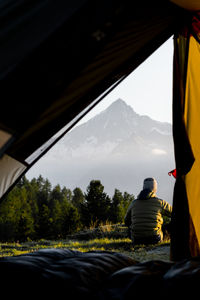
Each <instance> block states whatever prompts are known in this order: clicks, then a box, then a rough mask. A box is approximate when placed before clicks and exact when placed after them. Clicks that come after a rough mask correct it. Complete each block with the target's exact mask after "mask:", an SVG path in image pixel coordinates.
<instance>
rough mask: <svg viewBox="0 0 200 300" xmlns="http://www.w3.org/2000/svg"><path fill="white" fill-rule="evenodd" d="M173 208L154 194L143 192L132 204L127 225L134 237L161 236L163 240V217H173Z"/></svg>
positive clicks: (128, 212)
mask: <svg viewBox="0 0 200 300" xmlns="http://www.w3.org/2000/svg"><path fill="white" fill-rule="evenodd" d="M171 212H172V206H171V205H170V204H169V203H167V202H166V201H164V200H161V199H159V198H157V197H156V195H155V194H154V193H153V192H149V191H148V192H147V191H146V192H145V190H143V191H142V192H141V193H140V195H139V196H138V198H137V199H136V200H134V201H132V202H131V204H130V206H129V208H128V210H127V213H126V216H125V224H126V226H128V227H130V228H131V234H132V237H137V238H145V237H153V236H156V235H160V236H161V238H162V224H163V216H164V215H165V216H168V217H170V216H171Z"/></svg>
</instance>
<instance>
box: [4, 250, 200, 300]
mask: <svg viewBox="0 0 200 300" xmlns="http://www.w3.org/2000/svg"><path fill="white" fill-rule="evenodd" d="M0 269H1V272H0V280H1V293H2V294H3V293H6V296H7V297H8V298H11V297H15V298H16V297H17V298H18V297H19V298H20V299H27V298H28V297H30V296H32V297H37V298H42V297H44V298H45V299H55V297H56V298H60V297H62V298H63V297H64V298H66V299H80V298H81V297H86V298H87V299H97V300H107V299H108V300H111V299H112V300H114V299H115V300H119V299H121V300H122V299H127V300H128V299H130V300H131V299H134V297H137V298H138V297H139V298H140V299H149V298H150V297H152V298H153V297H154V298H155V296H159V297H162V299H169V298H170V297H177V296H178V297H179V298H180V297H183V296H190V297H191V296H193V295H196V296H197V295H198V289H199V286H198V283H199V280H200V258H199V257H197V258H193V259H188V260H182V261H180V262H178V263H174V262H165V261H156V260H152V261H147V262H137V261H134V260H133V259H131V258H129V257H127V256H125V255H122V254H120V253H113V252H106V251H92V252H86V253H81V252H78V251H71V250H67V249H65V250H63V249H46V250H40V251H37V252H34V253H30V254H26V255H20V256H15V257H4V258H1V259H0Z"/></svg>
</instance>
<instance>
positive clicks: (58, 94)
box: [0, 0, 185, 170]
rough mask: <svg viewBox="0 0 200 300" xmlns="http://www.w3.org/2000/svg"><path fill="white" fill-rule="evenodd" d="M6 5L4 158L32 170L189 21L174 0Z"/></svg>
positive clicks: (7, 0)
mask: <svg viewBox="0 0 200 300" xmlns="http://www.w3.org/2000/svg"><path fill="white" fill-rule="evenodd" d="M0 8H1V13H0V22H1V24H2V26H1V28H0V51H1V56H0V66H1V68H0V90H1V94H2V95H3V96H2V98H1V110H0V130H4V131H5V132H6V133H8V134H10V135H11V136H12V139H11V141H10V143H9V144H7V145H6V147H4V149H3V151H2V153H1V155H2V154H3V152H5V154H6V155H8V156H10V157H12V158H13V159H15V160H16V161H18V162H20V163H21V164H22V165H26V167H27V170H28V168H29V167H30V166H31V165H33V164H34V163H35V161H37V159H38V157H40V156H41V154H42V153H40V151H37V150H38V149H40V148H41V146H42V145H44V144H45V143H47V144H48V141H49V140H50V139H51V138H52V137H53V136H54V135H55V134H56V133H57V132H59V130H61V129H62V128H63V127H64V126H65V125H66V124H68V123H69V122H71V121H72V120H73V119H74V118H75V117H76V116H77V115H78V114H79V113H80V112H81V111H83V110H84V109H85V108H86V107H87V106H89V104H91V103H92V102H93V101H95V99H96V98H97V97H99V96H100V95H101V94H102V93H103V92H104V91H105V90H107V89H108V88H110V87H111V86H112V85H113V84H114V83H116V82H117V81H118V80H119V79H120V78H125V77H126V76H127V75H128V74H129V73H130V72H131V71H133V70H134V69H135V68H136V67H137V66H138V65H139V64H140V63H141V62H143V61H144V60H145V59H146V58H147V57H148V56H149V55H150V54H151V53H152V52H153V51H155V50H156V49H157V48H158V47H159V46H160V45H161V44H162V43H163V42H164V41H166V40H167V39H168V38H169V37H170V36H171V35H172V34H173V33H174V31H175V30H176V29H177V27H179V26H180V20H181V19H184V18H185V12H184V11H183V10H182V9H179V8H178V7H176V6H175V5H173V4H171V3H170V2H169V1H167V0H166V1H162V3H161V2H160V1H158V0H153V1H150V2H147V3H145V5H144V4H143V3H140V1H136V2H135V1H131V0H123V1H122V0H117V1H116V0H115V1H114V0H101V1H100V0H96V1H89V0H73V1H64V0H63V1H57V2H55V1H53V0H49V1H45V0H40V1H37V2H35V1H28V2H27V1H25V0H24V1H23V0H21V1H18V2H17V3H16V1H12V0H4V1H1V4H0ZM13 49H14V51H13ZM57 139H58V137H57ZM51 145H52V143H49V144H48V147H47V148H45V149H46V151H47V150H48V149H50V147H51ZM34 152H35V153H38V155H39V156H36V157H35V159H34V161H32V163H31V164H29V163H28V162H29V160H28V158H29V157H30V156H31V155H32V154H33V153H34Z"/></svg>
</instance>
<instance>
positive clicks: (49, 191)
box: [0, 175, 134, 242]
mask: <svg viewBox="0 0 200 300" xmlns="http://www.w3.org/2000/svg"><path fill="white" fill-rule="evenodd" d="M133 199H134V196H133V195H131V194H129V193H127V192H124V193H122V192H120V191H119V190H118V189H115V191H114V195H113V197H110V196H109V195H108V194H107V193H105V192H104V186H103V185H102V183H101V181H100V180H92V181H91V182H90V183H89V185H88V187H87V189H86V192H85V193H84V192H83V191H82V190H81V189H80V188H79V187H77V188H75V189H74V190H73V191H71V190H70V189H68V188H66V187H63V188H61V187H60V185H56V186H55V187H52V185H51V183H50V182H49V180H48V179H44V178H43V177H42V176H41V175H40V176H39V177H38V178H33V179H32V180H28V179H27V178H26V177H25V176H24V177H22V178H21V180H20V181H19V182H18V184H17V185H16V186H15V187H14V189H12V191H11V192H10V193H9V194H8V195H7V196H6V197H5V198H4V199H3V201H2V202H1V204H0V240H1V241H4V242H6V241H7V242H8V241H9V242H11V241H26V240H39V239H52V240H56V239H62V238H65V237H66V236H67V235H69V234H73V233H75V232H77V231H79V230H83V229H85V228H90V227H91V225H94V224H95V226H98V225H100V224H104V223H106V222H109V223H113V224H117V223H123V222H124V216H125V213H126V210H127V208H128V206H129V204H130V203H131V201H132V200H133Z"/></svg>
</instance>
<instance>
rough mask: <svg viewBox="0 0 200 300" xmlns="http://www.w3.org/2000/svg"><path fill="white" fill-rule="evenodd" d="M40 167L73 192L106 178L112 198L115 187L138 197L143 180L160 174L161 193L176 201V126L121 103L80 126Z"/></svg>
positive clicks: (66, 137)
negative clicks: (169, 174) (173, 131)
mask: <svg viewBox="0 0 200 300" xmlns="http://www.w3.org/2000/svg"><path fill="white" fill-rule="evenodd" d="M47 163H48V171H47V169H46V165H47ZM38 165H39V167H37V168H38V169H40V173H41V174H43V175H44V176H45V172H46V173H47V174H46V177H48V178H49V179H50V181H51V182H55V178H59V181H58V180H57V182H59V183H60V184H63V185H65V186H67V187H69V188H71V189H73V188H75V187H76V186H80V187H81V188H82V189H83V190H85V189H86V187H87V185H88V184H89V182H90V180H92V179H100V180H101V181H102V184H103V185H104V186H105V190H106V192H108V193H109V194H110V195H113V193H114V188H118V189H120V190H121V191H122V192H123V191H128V192H129V193H132V194H134V195H137V193H139V191H140V189H141V188H142V182H143V179H144V178H145V177H149V176H154V177H155V178H156V179H157V180H158V184H159V195H160V196H161V197H163V198H165V199H167V200H168V201H170V202H171V198H172V188H173V184H174V182H173V180H172V178H171V177H169V176H168V174H167V173H168V171H170V170H171V169H172V168H173V167H174V154H173V141H172V126H171V124H169V123H162V122H158V121H155V120H153V119H151V118H150V117H148V116H141V115H139V114H137V113H136V112H135V111H134V110H133V109H132V107H131V106H128V105H127V104H126V103H125V102H124V101H123V100H121V99H118V100H116V101H115V102H113V103H112V104H111V105H110V106H109V107H108V108H107V109H106V110H104V111H103V112H101V113H100V114H98V115H96V116H95V117H94V118H92V119H90V120H89V121H88V122H86V123H84V124H82V125H80V126H77V127H75V128H74V129H73V130H72V131H71V132H69V133H68V134H67V135H66V136H65V137H64V138H63V139H62V140H61V141H60V142H59V143H58V144H57V145H56V146H55V147H54V148H53V149H52V150H51V151H50V152H49V153H48V154H47V155H46V157H45V158H43V159H42V160H41V161H40V162H39V164H38ZM42 167H43V170H42ZM32 174H33V172H32ZM33 176H35V175H33ZM57 182H55V183H57Z"/></svg>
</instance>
